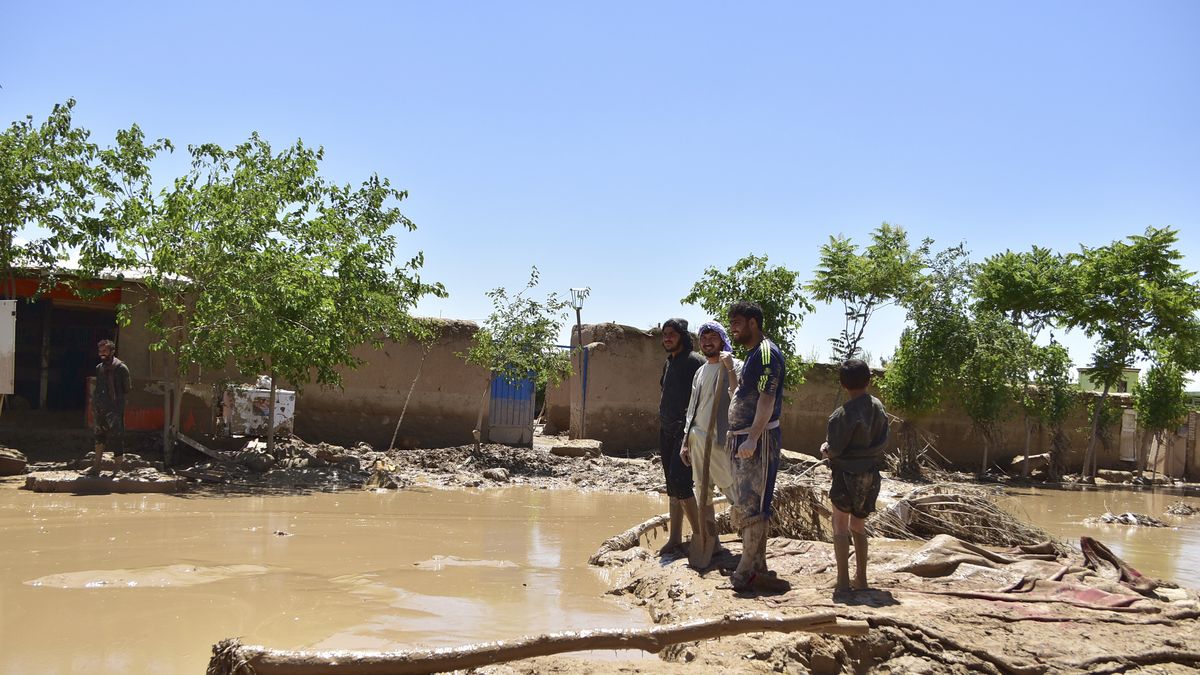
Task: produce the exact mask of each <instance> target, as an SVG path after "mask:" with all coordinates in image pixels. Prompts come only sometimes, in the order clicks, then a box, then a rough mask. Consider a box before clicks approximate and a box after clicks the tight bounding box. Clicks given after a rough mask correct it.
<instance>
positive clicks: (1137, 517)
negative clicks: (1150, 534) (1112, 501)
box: [1083, 511, 1167, 527]
mask: <svg viewBox="0 0 1200 675" xmlns="http://www.w3.org/2000/svg"><path fill="white" fill-rule="evenodd" d="M1083 522H1084V524H1085V525H1134V526H1140V527H1167V524H1166V523H1164V522H1163V521H1161V520H1159V519H1158V518H1155V517H1153V516H1147V515H1146V514H1144V513H1130V512H1126V513H1109V512H1107V511H1106V512H1104V513H1102V514H1101V515H1099V516H1097V517H1096V518H1088V519H1086V520H1084V521H1083Z"/></svg>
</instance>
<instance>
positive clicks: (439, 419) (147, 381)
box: [0, 277, 488, 447]
mask: <svg viewBox="0 0 1200 675" xmlns="http://www.w3.org/2000/svg"><path fill="white" fill-rule="evenodd" d="M88 285H90V286H91V287H92V288H96V289H102V288H103V287H104V284H103V283H102V282H101V281H99V280H97V281H94V282H89V284H88ZM37 288H38V279H37V278H36V277H25V278H19V279H17V280H16V284H15V289H16V298H15V302H14V303H12V305H13V309H14V310H15V311H14V312H13V313H12V316H11V317H10V320H11V323H12V330H11V332H8V333H4V332H0V335H3V336H5V337H6V338H7V339H10V340H11V342H12V344H11V345H0V355H7V356H8V359H7V364H9V365H8V367H10V368H11V372H12V375H13V377H12V386H11V392H6V393H7V396H6V400H5V406H4V410H3V412H2V413H0V424H4V425H35V426H36V425H42V426H47V427H53V428H68V429H69V428H77V429H81V430H82V429H86V427H87V401H88V387H87V383H88V379H87V378H88V377H89V376H90V375H91V374H92V372H93V370H94V368H95V365H96V343H97V342H98V341H99V340H101V339H105V338H108V339H112V340H114V341H116V343H117V345H118V352H119V356H120V358H121V359H122V360H124V361H125V362H126V363H127V364H128V365H129V368H130V370H131V372H132V374H133V376H134V392H133V394H132V395H131V397H130V400H129V403H128V408H127V410H126V425H127V428H128V429H129V430H130V431H144V432H154V431H159V430H161V429H162V424H163V418H164V415H163V389H164V381H166V380H168V379H169V378H168V376H169V373H168V372H167V370H166V358H165V355H164V354H163V353H161V352H156V351H152V350H151V349H150V345H151V344H152V342H153V341H154V336H153V334H152V333H151V331H150V330H149V329H148V328H147V321H148V319H149V314H148V309H147V306H146V303H145V302H144V300H145V299H146V293H147V290H146V288H145V287H144V286H142V285H141V284H139V283H138V282H137V281H136V280H125V281H123V282H121V283H120V285H119V286H118V287H117V288H116V289H114V290H111V291H109V292H107V293H104V294H102V295H100V296H99V297H96V298H90V299H85V298H81V297H79V296H78V295H76V294H75V293H73V292H72V291H71V290H70V289H68V288H66V287H58V288H55V289H54V290H52V291H50V292H49V293H43V294H42V295H40V296H39V295H37ZM10 302H11V301H10ZM120 303H124V304H125V305H128V306H129V308H130V321H129V323H128V325H124V326H121V325H118V322H117V306H118V304H120ZM438 326H439V335H438V337H437V338H436V340H435V342H434V343H433V345H432V347H431V348H429V349H428V350H427V349H425V348H424V347H423V346H421V345H418V344H414V343H396V342H389V343H386V344H385V345H384V346H383V348H382V349H379V350H376V349H373V348H372V347H370V346H369V345H364V346H361V347H359V348H358V350H357V351H356V355H357V356H359V357H361V358H362V359H363V360H364V361H365V363H364V365H363V366H362V367H360V368H358V369H356V370H347V371H345V372H344V374H343V375H344V384H343V387H342V388H341V389H329V388H325V387H320V386H317V385H308V386H305V387H303V389H302V390H301V391H300V392H299V394H298V397H297V401H296V409H297V411H298V415H297V419H296V422H295V431H296V433H297V434H298V435H299V436H301V437H302V438H305V439H306V440H310V441H314V442H315V441H327V442H332V443H339V444H353V443H357V442H359V441H366V442H368V443H370V444H372V445H373V446H376V447H381V446H382V447H386V446H387V445H388V444H389V443H390V442H391V439H392V434H393V432H394V431H395V428H396V421H397V419H398V418H399V415H400V412H401V410H402V409H404V407H405V404H406V402H407V411H406V412H405V417H404V423H403V426H401V428H400V429H399V432H398V437H397V440H396V443H397V446H399V447H416V446H443V445H459V444H463V443H469V442H472V440H473V438H472V434H471V431H472V429H474V428H475V425H476V416H477V414H478V411H479V407H480V405H481V402H482V403H483V404H484V405H485V406H486V404H487V401H488V397H487V396H485V395H484V394H485V389H486V388H487V384H488V375H487V373H486V372H485V371H484V370H483V369H481V368H479V367H477V366H472V365H469V364H467V363H466V362H464V361H463V360H462V359H461V358H460V357H459V356H458V354H459V353H462V352H466V351H467V349H469V347H470V344H471V340H472V336H473V335H474V333H475V330H476V326H475V324H473V323H471V322H467V321H440V320H439V322H438ZM418 372H419V373H420V377H417V375H418ZM245 379H247V378H242V377H240V376H238V375H237V374H236V373H233V372H231V371H223V372H201V371H200V370H198V369H197V370H195V371H194V372H193V373H192V376H191V377H190V378H189V384H188V387H187V392H186V395H185V398H184V412H183V416H182V420H181V427H182V430H183V431H184V432H185V433H186V432H189V431H192V432H198V433H202V432H206V431H210V430H211V429H212V419H213V409H212V401H213V398H214V397H213V393H214V390H213V387H214V385H216V384H218V383H220V382H223V381H235V382H236V381H241V380H245ZM281 386H285V387H286V386H288V383H281ZM410 391H411V396H410ZM487 422H488V419H487V417H486V416H485V418H484V426H485V429H484V431H485V433H486V431H487Z"/></svg>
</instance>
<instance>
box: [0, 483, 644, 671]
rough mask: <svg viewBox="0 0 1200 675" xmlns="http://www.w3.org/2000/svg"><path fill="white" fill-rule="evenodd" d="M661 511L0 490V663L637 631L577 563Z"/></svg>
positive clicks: (615, 499) (376, 496) (400, 496)
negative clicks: (218, 645) (239, 646)
mask: <svg viewBox="0 0 1200 675" xmlns="http://www.w3.org/2000/svg"><path fill="white" fill-rule="evenodd" d="M663 506H664V504H663V499H662V498H661V497H658V496H655V495H645V494H632V495H631V494H606V493H581V492H575V491H567V490H533V489H523V488H511V489H505V490H495V491H488V492H477V491H456V490H439V491H430V492H419V491H412V490H409V491H402V492H391V493H369V492H346V493H334V494H309V495H303V496H229V497H180V496H170V495H105V496H86V497H80V496H71V495H56V494H34V493H29V492H25V491H23V490H16V489H12V488H11V487H9V486H4V487H2V488H0V531H3V533H4V538H5V542H4V546H3V549H2V550H0V672H13V673H17V672H38V673H69V672H89V673H126V672H161V673H174V672H179V673H197V672H203V670H204V667H205V665H206V664H207V662H208V657H209V655H210V653H211V647H212V644H213V643H215V642H216V641H218V640H220V639H222V638H225V637H232V636H240V637H241V638H242V640H243V641H244V642H247V643H254V644H264V645H268V646H271V647H275V648H280V649H306V648H319V649H381V650H382V649H404V648H412V647H445V646H453V645H460V644H466V643H471V642H479V641H484V640H495V639H503V638H511V637H517V636H520V635H527V634H531V633H541V632H554V631H562V630H577V629H586V628H601V627H613V628H620V627H632V626H647V625H649V624H650V622H649V619H648V618H647V617H646V615H645V612H644V610H643V609H641V608H632V607H629V606H626V605H624V604H622V603H621V602H620V601H619V600H617V599H614V598H610V597H607V596H604V591H605V590H606V588H607V586H606V584H605V582H604V578H603V577H602V574H603V571H602V570H597V569H594V568H590V567H588V565H587V558H588V556H589V555H591V554H592V553H593V552H594V551H595V549H596V547H597V546H598V545H599V543H600V542H601V541H602V540H603V539H604V538H605V537H607V536H609V535H610V534H612V533H615V532H619V531H621V530H623V529H625V528H627V527H629V525H630V524H632V523H636V522H640V521H642V520H644V519H646V518H647V517H649V516H651V515H654V514H656V513H658V512H660V511H661V510H662V508H663ZM277 532H285V533H287V534H289V535H291V536H286V537H284V536H279V535H277V534H275V533H277ZM613 654H614V653H613V652H599V653H596V654H593V655H592V656H593V657H596V656H599V657H604V656H606V655H607V656H612V655H613ZM636 654H637V653H630V652H623V653H621V654H619V655H618V656H619V658H622V659H627V658H630V657H631V656H634V655H636Z"/></svg>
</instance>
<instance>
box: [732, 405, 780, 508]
mask: <svg viewBox="0 0 1200 675" xmlns="http://www.w3.org/2000/svg"><path fill="white" fill-rule="evenodd" d="M746 437H747V434H738V433H734V432H731V433H730V434H729V442H728V444H727V445H726V452H728V453H729V454H730V456H731V457H732V460H731V461H732V462H733V495H732V496H731V498H732V505H731V506H730V512H729V516H730V520H731V521H732V524H733V527H734V528H735V529H739V530H740V529H742V528H744V527H747V526H750V525H753V524H755V523H757V522H760V521H762V522H766V521H768V520H770V518H771V501H772V497H773V495H774V493H775V476H776V474H777V473H779V456H780V454H781V453H780V448H781V447H782V440H783V436H782V434H781V433H780V431H779V427H775V428H773V429H767V430H766V431H764V432H763V435H762V438H760V439H759V441H758V450H757V451H755V453H754V454H753V455H751V456H749V457H745V458H742V457H738V456H737V449H738V446H739V445H741V444H742V442H743V441H745V440H746Z"/></svg>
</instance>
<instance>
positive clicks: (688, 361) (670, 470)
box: [658, 351, 704, 499]
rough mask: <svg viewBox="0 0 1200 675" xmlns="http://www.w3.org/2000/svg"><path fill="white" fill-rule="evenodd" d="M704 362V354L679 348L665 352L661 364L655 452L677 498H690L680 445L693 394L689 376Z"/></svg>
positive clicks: (688, 471)
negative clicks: (667, 353)
mask: <svg viewBox="0 0 1200 675" xmlns="http://www.w3.org/2000/svg"><path fill="white" fill-rule="evenodd" d="M702 365H704V357H703V356H700V355H699V354H697V353H695V352H692V351H681V352H680V353H678V354H675V355H673V356H668V357H667V360H666V363H664V364H663V371H662V378H661V380H660V381H659V383H660V385H661V387H662V396H661V398H659V401H658V418H659V420H658V421H659V430H658V445H659V448H658V452H659V458H660V459H662V466H663V477H664V478H665V479H666V483H667V495H669V496H671V497H674V498H676V499H690V498H691V497H693V496H694V493H693V491H692V470H691V468H689V467H687V466H685V465H684V463H683V459H682V458H681V457H680V456H679V449H680V448H681V447H683V439H684V436H685V433H686V431H687V430H686V429H685V428H684V425H685V422H686V420H687V408H688V400H689V399H690V398H691V395H692V380H693V379H694V378H695V375H696V371H697V370H699V369H700V366H702Z"/></svg>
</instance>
